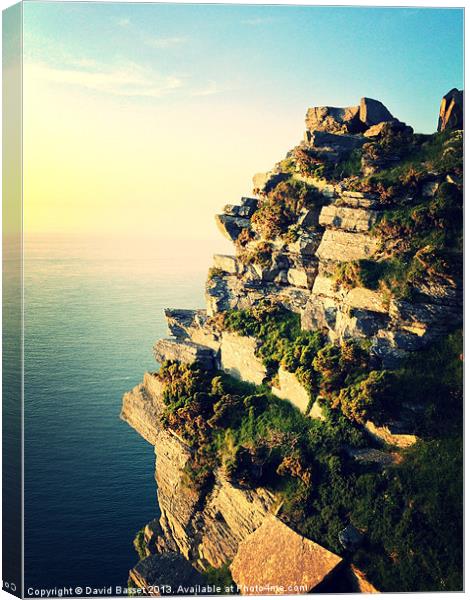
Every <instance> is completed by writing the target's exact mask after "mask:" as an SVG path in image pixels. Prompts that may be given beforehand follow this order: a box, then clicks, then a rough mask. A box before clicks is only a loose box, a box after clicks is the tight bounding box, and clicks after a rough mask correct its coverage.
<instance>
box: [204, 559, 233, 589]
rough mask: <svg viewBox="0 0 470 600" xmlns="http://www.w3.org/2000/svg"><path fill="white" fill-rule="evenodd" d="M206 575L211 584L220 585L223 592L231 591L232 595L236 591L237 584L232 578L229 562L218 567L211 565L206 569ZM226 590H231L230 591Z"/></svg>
mask: <svg viewBox="0 0 470 600" xmlns="http://www.w3.org/2000/svg"><path fill="white" fill-rule="evenodd" d="M204 575H205V576H206V578H207V582H208V583H209V585H213V586H218V587H220V588H221V590H222V593H227V594H228V593H231V594H232V595H233V594H234V593H236V592H235V590H236V587H237V586H236V584H235V582H234V581H233V579H232V574H231V573H230V569H229V565H228V564H227V565H223V566H222V567H219V568H218V569H216V568H215V567H209V568H208V569H206V570H205V571H204ZM226 590H230V592H228V591H226ZM232 590H233V591H232Z"/></svg>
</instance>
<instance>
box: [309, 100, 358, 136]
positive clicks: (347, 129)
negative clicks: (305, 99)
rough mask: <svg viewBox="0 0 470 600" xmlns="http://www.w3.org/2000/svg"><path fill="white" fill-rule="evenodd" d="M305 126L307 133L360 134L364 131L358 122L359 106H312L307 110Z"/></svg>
mask: <svg viewBox="0 0 470 600" xmlns="http://www.w3.org/2000/svg"><path fill="white" fill-rule="evenodd" d="M305 124H306V126H307V130H308V131H326V132H329V133H360V132H361V131H362V130H363V129H364V127H363V125H362V123H361V122H360V120H359V106H347V107H345V108H337V107H335V106H314V107H312V108H309V109H308V110H307V115H306V117H305Z"/></svg>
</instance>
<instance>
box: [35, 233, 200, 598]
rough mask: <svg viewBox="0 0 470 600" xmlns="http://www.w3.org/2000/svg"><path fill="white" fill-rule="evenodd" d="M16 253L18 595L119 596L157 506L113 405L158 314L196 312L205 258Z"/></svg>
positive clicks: (137, 440)
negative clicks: (21, 545)
mask: <svg viewBox="0 0 470 600" xmlns="http://www.w3.org/2000/svg"><path fill="white" fill-rule="evenodd" d="M26 248H27V252H26V257H25V465H26V468H25V520H26V525H25V531H26V533H25V571H26V576H25V586H26V591H28V588H34V589H38V588H45V587H47V588H52V587H66V586H74V587H76V586H80V587H82V588H84V589H85V588H86V587H87V586H88V587H96V588H98V587H101V588H102V587H109V586H123V585H125V584H126V583H127V578H128V571H129V569H130V568H131V567H133V566H134V564H135V562H136V560H137V555H136V552H135V550H134V548H133V544H132V542H133V539H134V536H135V534H136V532H137V531H138V530H139V529H140V528H141V527H142V526H143V525H144V524H145V523H147V522H148V521H150V520H151V519H153V518H155V516H157V515H158V507H157V501H156V487H155V480H154V473H153V469H152V464H153V460H154V458H153V448H152V447H151V446H150V445H149V444H147V443H146V442H144V441H143V440H142V438H141V437H140V436H139V435H138V434H136V433H135V432H134V431H133V430H132V429H131V428H130V427H129V426H128V425H126V424H125V423H123V422H122V421H121V420H120V419H119V412H120V406H121V398H122V395H123V393H124V392H126V391H127V390H129V389H131V388H132V387H134V386H135V385H137V384H138V383H139V382H140V381H141V380H142V375H143V372H144V371H146V370H155V368H156V365H155V362H154V359H153V357H152V346H153V343H154V342H155V341H156V340H157V339H158V338H160V337H162V336H165V335H166V323H165V320H164V315H163V309H164V308H166V307H182V308H201V307H203V306H204V281H205V278H206V274H207V267H208V263H207V259H206V258H205V257H204V260H197V261H196V260H192V259H191V255H189V256H186V257H185V256H184V253H183V256H182V257H180V260H178V264H176V262H175V261H174V260H171V247H167V251H166V252H156V253H155V255H153V254H152V255H147V256H145V257H142V256H134V257H133V258H125V257H123V255H125V254H126V253H125V251H124V252H123V249H122V247H121V248H117V247H116V252H115V255H116V256H118V255H119V257H117V258H116V257H115V258H113V257H112V256H113V252H109V251H108V250H109V249H111V250H112V244H111V246H109V245H108V250H107V251H106V252H98V251H96V248H95V249H93V245H92V244H90V243H89V241H84V240H81V241H80V240H78V239H75V240H72V241H71V240H70V239H65V238H64V239H62V240H61V239H54V240H49V242H48V240H47V238H46V239H44V238H42V239H41V238H37V239H30V240H28V243H27V245H26ZM129 254H132V253H129ZM134 254H137V253H134ZM199 254H201V252H199ZM202 254H203V255H204V254H205V252H202ZM192 256H193V257H194V256H197V252H196V253H194V252H193V254H192ZM171 263H173V264H171Z"/></svg>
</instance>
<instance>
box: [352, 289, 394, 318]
mask: <svg viewBox="0 0 470 600" xmlns="http://www.w3.org/2000/svg"><path fill="white" fill-rule="evenodd" d="M344 305H345V308H346V310H348V309H350V308H357V309H361V310H365V311H369V312H375V313H383V314H386V313H387V312H388V310H387V306H386V304H385V301H384V298H383V297H382V294H381V293H380V292H376V291H374V290H369V289H367V288H362V287H356V288H353V289H352V290H349V291H348V292H347V293H346V295H345V296H344Z"/></svg>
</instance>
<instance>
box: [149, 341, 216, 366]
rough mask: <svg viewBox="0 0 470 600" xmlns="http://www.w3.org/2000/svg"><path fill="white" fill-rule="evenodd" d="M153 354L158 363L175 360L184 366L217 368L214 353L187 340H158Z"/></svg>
mask: <svg viewBox="0 0 470 600" xmlns="http://www.w3.org/2000/svg"><path fill="white" fill-rule="evenodd" d="M153 354H154V357H155V360H156V361H157V362H158V363H162V362H164V361H166V360H175V361H178V362H180V363H183V364H187V365H192V364H194V363H198V364H200V365H201V366H202V367H203V368H204V369H213V368H214V367H215V362H214V360H215V356H214V351H213V350H212V349H211V348H208V347H207V346H201V345H200V344H195V343H194V342H190V341H187V340H178V339H177V340H169V339H168V340H158V342H157V343H156V344H155V346H154V347H153Z"/></svg>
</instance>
